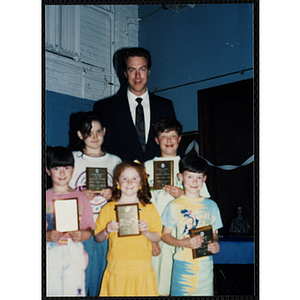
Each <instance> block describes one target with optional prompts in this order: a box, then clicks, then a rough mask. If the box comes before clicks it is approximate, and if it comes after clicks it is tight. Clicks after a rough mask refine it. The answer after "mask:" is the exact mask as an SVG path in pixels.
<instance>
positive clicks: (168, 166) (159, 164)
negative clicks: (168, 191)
mask: <svg viewBox="0 0 300 300" xmlns="http://www.w3.org/2000/svg"><path fill="white" fill-rule="evenodd" d="M153 164H154V165H153V170H154V184H153V188H154V189H155V190H157V189H162V188H163V187H164V186H165V185H168V184H170V185H173V179H174V178H173V165H174V161H173V160H166V161H154V162H153Z"/></svg>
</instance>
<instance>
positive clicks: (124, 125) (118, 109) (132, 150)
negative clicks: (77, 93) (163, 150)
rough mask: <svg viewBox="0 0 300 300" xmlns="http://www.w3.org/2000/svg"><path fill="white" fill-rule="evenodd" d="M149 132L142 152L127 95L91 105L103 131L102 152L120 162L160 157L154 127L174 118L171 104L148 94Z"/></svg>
mask: <svg viewBox="0 0 300 300" xmlns="http://www.w3.org/2000/svg"><path fill="white" fill-rule="evenodd" d="M149 99H150V128H149V135H148V140H147V145H146V150H145V152H144V151H143V149H142V146H141V144H140V141H139V138H138V136H137V133H136V130H135V126H134V123H133V121H132V117H131V113H130V109H129V104H128V99H127V91H125V92H123V93H121V94H119V95H116V96H113V97H111V98H108V99H104V100H99V101H97V102H95V104H94V109H93V110H94V112H95V114H97V115H98V116H99V117H100V119H101V121H102V123H103V124H102V126H103V127H105V128H106V134H105V137H104V144H103V149H105V150H106V151H107V152H108V153H112V154H115V155H118V156H119V157H120V158H121V159H122V160H123V161H126V160H127V161H133V160H134V159H137V160H139V161H140V162H145V161H146V160H149V159H152V158H153V157H154V156H160V150H159V147H158V145H157V144H156V143H155V140H154V132H153V125H154V124H155V123H156V122H158V121H159V120H160V119H162V118H165V117H176V116H175V111H174V107H173V103H172V101H171V100H168V99H165V98H162V97H159V96H156V95H154V94H151V93H149Z"/></svg>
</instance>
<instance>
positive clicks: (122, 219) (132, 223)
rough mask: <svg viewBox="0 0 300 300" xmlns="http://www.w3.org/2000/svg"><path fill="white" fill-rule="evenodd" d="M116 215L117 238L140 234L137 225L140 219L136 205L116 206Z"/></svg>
mask: <svg viewBox="0 0 300 300" xmlns="http://www.w3.org/2000/svg"><path fill="white" fill-rule="evenodd" d="M116 215H117V222H118V223H119V232H118V236H119V237H123V236H131V235H140V234H141V233H140V231H139V224H138V222H139V219H140V216H139V205H138V204H119V205H116Z"/></svg>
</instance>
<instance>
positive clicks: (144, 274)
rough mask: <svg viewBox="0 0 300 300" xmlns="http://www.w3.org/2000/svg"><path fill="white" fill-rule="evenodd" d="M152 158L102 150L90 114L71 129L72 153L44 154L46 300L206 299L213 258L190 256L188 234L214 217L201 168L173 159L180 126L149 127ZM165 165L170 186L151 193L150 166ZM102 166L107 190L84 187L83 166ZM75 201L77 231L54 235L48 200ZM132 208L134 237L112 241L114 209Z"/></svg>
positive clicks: (214, 247) (168, 122) (215, 221)
mask: <svg viewBox="0 0 300 300" xmlns="http://www.w3.org/2000/svg"><path fill="white" fill-rule="evenodd" d="M154 130H155V136H156V137H155V141H156V143H157V144H158V145H159V147H160V150H161V156H160V157H154V158H153V159H152V160H150V161H147V162H145V163H144V164H140V163H138V162H122V161H121V159H120V158H119V157H117V156H115V155H112V154H109V153H106V152H104V151H103V150H102V143H103V141H104V136H105V128H103V127H102V124H101V121H100V120H99V119H98V117H97V116H95V115H93V113H84V114H83V115H82V117H81V120H80V122H79V127H78V131H77V135H78V142H79V143H78V149H79V150H78V151H73V153H72V152H71V151H70V150H68V149H66V148H63V147H53V148H49V149H47V169H46V171H47V174H48V175H49V176H51V179H52V187H51V188H50V189H48V190H47V193H46V205H47V208H46V216H47V217H46V221H47V235H46V240H47V253H46V254H47V273H46V276H47V296H90V297H97V296H169V295H171V296H201V295H203V296H212V295H213V258H212V256H205V257H201V258H196V259H193V256H192V250H191V249H197V248H199V247H200V246H201V245H202V243H203V241H204V240H203V237H202V236H201V235H198V236H195V237H190V235H189V230H190V229H194V228H199V227H202V226H206V225H212V230H213V237H214V241H213V242H212V243H210V244H208V250H209V251H210V252H211V253H213V254H215V253H218V252H219V244H218V234H217V231H218V229H219V228H221V227H222V220H221V217H220V212H219V209H218V206H217V204H216V203H215V202H214V201H213V200H210V199H208V198H209V197H210V195H209V193H208V190H207V188H206V185H205V181H206V177H207V175H206V173H207V163H206V162H205V160H203V159H202V158H200V157H198V156H195V155H187V156H184V157H183V158H182V159H181V158H180V156H178V155H177V149H178V147H179V143H180V140H181V133H182V126H181V124H180V123H179V122H178V121H177V120H175V119H173V118H168V119H163V120H161V121H159V122H158V123H157V124H155V126H154ZM169 160H170V161H173V162H174V163H173V165H174V168H173V177H174V181H173V184H172V185H166V186H164V188H163V189H153V181H154V170H153V164H154V162H155V161H169ZM87 167H101V168H107V176H108V185H109V188H107V189H103V190H102V191H101V192H94V191H91V190H88V189H87V188H86V168H87ZM70 198H77V199H78V211H79V229H78V230H76V231H70V232H64V233H62V232H58V231H56V230H55V225H54V223H55V222H54V221H55V216H54V215H55V214H54V209H53V200H55V199H60V200H63V199H70ZM120 204H138V209H139V221H138V228H139V232H140V233H141V234H140V235H133V236H127V237H119V236H118V231H119V223H118V222H117V217H116V205H120Z"/></svg>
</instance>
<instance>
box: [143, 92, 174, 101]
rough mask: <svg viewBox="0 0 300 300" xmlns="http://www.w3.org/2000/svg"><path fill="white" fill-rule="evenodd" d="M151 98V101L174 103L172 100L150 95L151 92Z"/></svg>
mask: <svg viewBox="0 0 300 300" xmlns="http://www.w3.org/2000/svg"><path fill="white" fill-rule="evenodd" d="M149 97H150V100H151V101H158V102H160V103H172V101H171V100H170V99H167V98H164V97H161V96H158V95H156V94H153V93H150V92H149Z"/></svg>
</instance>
